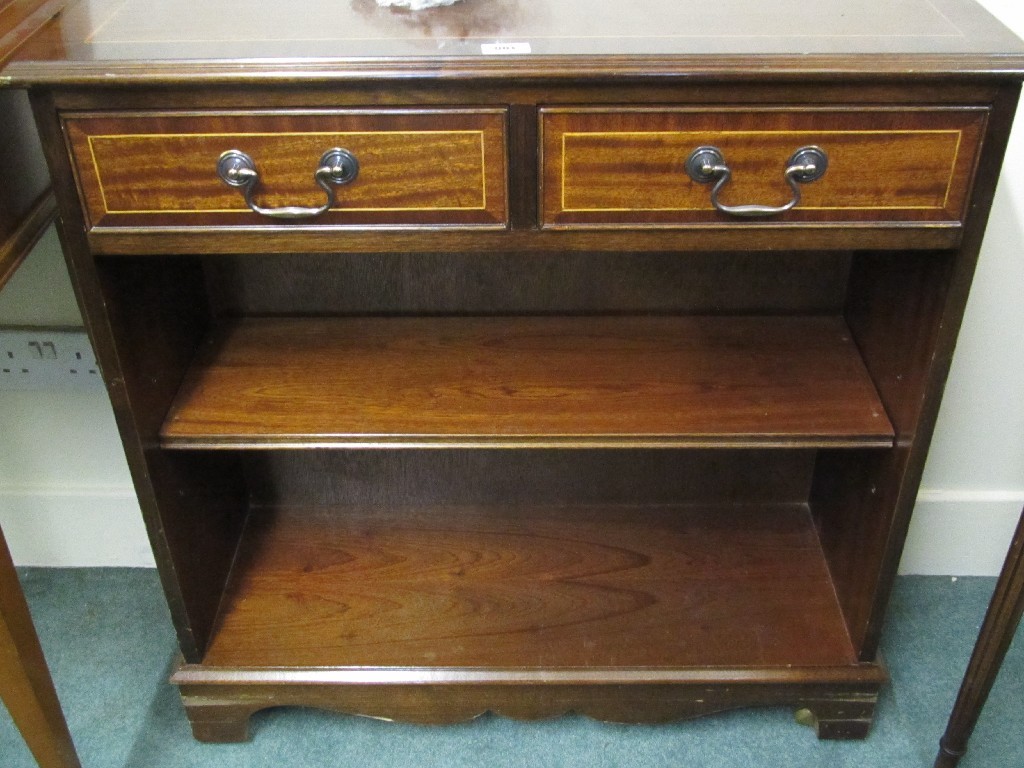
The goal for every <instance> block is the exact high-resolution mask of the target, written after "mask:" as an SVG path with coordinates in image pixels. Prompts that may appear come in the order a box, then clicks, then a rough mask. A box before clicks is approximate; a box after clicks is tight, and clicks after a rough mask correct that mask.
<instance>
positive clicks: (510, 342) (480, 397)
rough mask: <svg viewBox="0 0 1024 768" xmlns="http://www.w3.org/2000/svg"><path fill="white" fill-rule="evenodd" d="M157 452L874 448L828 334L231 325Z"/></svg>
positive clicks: (534, 322)
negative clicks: (231, 449) (216, 449)
mask: <svg viewBox="0 0 1024 768" xmlns="http://www.w3.org/2000/svg"><path fill="white" fill-rule="evenodd" d="M161 441H162V444H163V445H164V446H165V447H177V448H189V447H191V448H194V447H250V448H253V447H260V446H264V447H280V446H303V445H306V446H309V445H318V446H325V445H330V446H334V447H343V446H348V447H383V446H398V445H404V446H410V447H429V446H449V447H454V446H458V445H465V446H474V445H475V446H487V445H497V446H501V445H505V446H512V445H520V446H534V447H541V446H566V447H573V446H576V447H581V446H591V447H594V446H606V447H608V446H613V445H624V446H636V447H639V446H651V447H658V446H660V447H666V446H678V445H705V444H720V445H733V446H744V445H747V446H757V445H776V446H789V447H797V446H816V445H833V446H841V445H876V446H891V445H892V431H891V427H890V425H889V422H888V419H887V418H886V416H885V411H884V409H883V408H882V406H881V403H880V402H879V401H878V399H877V395H876V393H875V391H874V387H873V385H872V384H871V381H870V379H869V378H868V376H867V375H866V372H865V371H864V368H863V364H862V363H861V361H860V358H859V357H858V355H857V351H856V348H855V346H854V345H853V343H852V341H851V340H850V337H849V334H848V332H847V330H846V328H845V325H844V323H843V321H842V320H840V319H838V318H832V317H774V318H773V317H705V318H699V317H678V318H635V317H623V318H463V319H445V318H390V319H383V318H382V319H306V318H298V319H287V318H285V319H262V320H261V319H247V320H243V321H241V322H238V323H235V324H230V325H228V326H227V327H226V328H224V329H222V330H221V331H220V332H218V333H216V334H214V335H213V337H212V338H211V339H210V340H209V341H208V342H207V343H206V345H205V347H204V348H203V349H202V350H201V351H200V353H199V355H198V358H197V361H196V363H195V364H194V366H193V367H192V369H191V371H190V372H189V374H188V376H187V377H186V380H185V382H184V383H183V385H182V388H181V392H180V393H179V395H178V397H177V399H176V400H175V402H174V405H173V406H172V407H171V410H170V413H169V414H168V417H167V420H166V422H165V424H164V426H163V429H162V430H161Z"/></svg>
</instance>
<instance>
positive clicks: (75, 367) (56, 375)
mask: <svg viewBox="0 0 1024 768" xmlns="http://www.w3.org/2000/svg"><path fill="white" fill-rule="evenodd" d="M102 387H103V377H102V376H100V369H99V366H98V365H97V364H96V355H94V354H93V351H92V346H91V345H90V344H89V337H88V336H87V335H86V333H85V331H83V330H81V329H74V328H69V329H65V328H25V327H16V328H0V391H2V390H8V391H10V390H49V389H93V388H102Z"/></svg>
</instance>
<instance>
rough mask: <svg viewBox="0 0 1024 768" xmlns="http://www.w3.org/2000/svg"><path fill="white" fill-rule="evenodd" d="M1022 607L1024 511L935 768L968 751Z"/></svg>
mask: <svg viewBox="0 0 1024 768" xmlns="http://www.w3.org/2000/svg"><path fill="white" fill-rule="evenodd" d="M1022 610H1024V512H1022V513H1021V519H1020V522H1018V523H1017V532H1016V533H1015V534H1014V536H1013V542H1012V543H1011V544H1010V551H1009V552H1008V553H1007V555H1006V562H1005V563H1004V565H1003V570H1002V573H1000V574H999V581H998V583H997V584H996V590H995V593H994V594H993V595H992V602H991V603H990V604H989V607H988V613H987V614H986V615H985V622H984V624H982V626H981V632H980V633H979V635H978V642H977V644H976V645H975V646H974V653H973V654H972V655H971V661H970V663H969V664H968V665H967V672H966V674H965V675H964V681H963V684H962V685H961V686H960V693H959V695H958V696H957V699H956V704H954V705H953V712H952V713H951V714H950V716H949V724H948V725H947V726H946V733H945V734H944V735H943V737H942V739H941V740H940V741H939V754H938V757H936V758H935V768H953V766H955V765H956V764H957V763H958V762H959V761H960V758H961V757H963V755H964V753H965V752H966V751H967V740H968V739H969V738H970V737H971V733H972V732H973V731H974V726H975V725H976V724H977V722H978V716H979V715H980V714H981V708H982V707H983V706H984V705H985V700H986V699H987V698H988V694H989V691H991V690H992V683H993V682H995V678H996V675H997V674H998V672H999V667H1000V665H1001V664H1002V663H1003V657H1005V656H1006V651H1007V649H1008V648H1009V647H1010V642H1011V641H1012V640H1013V635H1014V632H1015V631H1016V629H1017V625H1018V624H1019V623H1020V617H1021V612H1022Z"/></svg>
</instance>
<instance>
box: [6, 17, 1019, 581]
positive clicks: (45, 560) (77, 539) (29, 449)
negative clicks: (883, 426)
mask: <svg viewBox="0 0 1024 768" xmlns="http://www.w3.org/2000/svg"><path fill="white" fill-rule="evenodd" d="M1018 2H1019V0H982V5H984V6H985V7H987V8H988V9H989V10H990V11H991V12H992V13H993V14H995V15H996V16H998V17H999V18H1000V19H1002V21H1003V22H1004V23H1005V24H1007V25H1008V26H1010V27H1011V28H1012V29H1014V31H1016V32H1017V34H1018V35H1021V36H1022V37H1024V6H1022V5H1018V4H1017V3H1018ZM1022 242H1024V115H1021V116H1019V117H1018V125H1017V127H1016V129H1015V130H1014V133H1013V136H1012V139H1011V143H1010V149H1009V153H1008V155H1007V160H1006V165H1005V167H1004V170H1003V174H1002V177H1001V179H1000V182H999V187H998V190H997V193H996V199H995V204H994V207H993V211H992V219H991V223H990V226H989V230H988V235H987V237H986V240H985V245H984V248H983V249H982V257H981V261H980V264H979V268H978V273H977V277H976V279H975V283H974V287H973V289H972V292H971V297H970V301H969V302H968V306H967V315H966V318H965V320H964V326H963V330H962V332H961V335H960V342H959V344H958V347H957V353H956V357H955V359H954V363H953V370H952V373H951V376H950V380H949V384H948V386H947V389H946V395H945V399H944V401H943V405H942V410H941V412H940V415H939V423H938V428H937V431H936V435H935V440H934V443H933V445H932V450H931V454H930V456H929V460H928V465H927V467H926V470H925V477H924V483H923V489H922V492H921V494H920V497H919V499H918V504H917V508H916V509H915V512H914V520H913V523H912V525H911V532H910V537H909V539H908V542H907V548H906V552H905V555H904V558H903V563H902V565H901V571H902V572H904V573H941V574H960V575H969V574H995V573H997V572H998V570H999V566H1000V564H1001V562H1002V559H1003V556H1004V554H1005V551H1006V546H1007V544H1008V542H1009V539H1010V536H1011V534H1012V531H1013V528H1014V525H1015V524H1016V520H1017V516H1018V514H1019V512H1020V509H1021V506H1022V505H1024V253H1022V248H1021V243H1022ZM16 324H29V325H31V324H36V325H80V324H81V318H80V316H79V314H78V310H77V308H76V307H75V302H74V297H73V294H72V292H71V287H70V283H69V281H68V277H67V273H66V272H65V270H64V266H63V261H62V259H61V256H60V250H59V246H58V244H57V239H56V237H55V236H54V235H53V233H52V232H51V233H49V234H48V235H47V236H46V237H45V238H44V239H43V240H42V241H41V242H40V244H39V246H38V247H37V248H36V250H35V252H34V253H33V254H32V255H31V256H30V257H29V259H28V260H27V261H26V263H25V264H24V265H23V267H22V269H21V270H20V271H19V273H18V274H16V275H15V277H14V279H13V280H12V281H11V283H10V284H9V285H8V287H7V289H6V290H5V291H4V293H3V294H0V325H16ZM0 526H2V528H3V531H4V533H5V535H6V536H7V539H8V543H9V545H10V547H11V551H12V553H13V555H14V558H15V560H16V561H17V562H18V563H20V564H23V565H62V566H63V565H133V566H151V565H152V563H153V558H152V554H151V552H150V550H149V544H148V541H147V540H146V536H145V531H144V529H143V526H142V523H141V519H140V514H139V510H138V505H137V503H136V501H135V497H134V494H133V492H132V488H131V482H130V480H129V476H128V468H127V466H126V464H125V460H124V455H123V454H122V452H121V447H120V443H119V441H118V438H117V433H116V429H115V427H114V421H113V415H112V413H111V410H110V405H109V403H108V402H107V400H106V397H105V394H104V393H103V391H102V390H97V391H92V392H77V391H62V392H57V393H30V392H25V393H11V392H2V393H0Z"/></svg>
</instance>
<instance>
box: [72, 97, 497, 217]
mask: <svg viewBox="0 0 1024 768" xmlns="http://www.w3.org/2000/svg"><path fill="white" fill-rule="evenodd" d="M65 125H66V130H67V133H68V140H69V142H70V145H71V151H72V153H73V155H74V158H75V167H76V176H77V178H78V179H79V183H80V184H81V187H82V198H83V200H84V202H85V207H86V211H87V213H88V217H89V220H90V222H91V223H92V224H93V225H94V226H95V225H104V226H160V225H168V224H173V225H186V226H198V225H217V224H220V225H224V224H227V225H242V226H252V225H259V224H278V225H279V222H276V221H274V220H272V219H267V218H265V217H261V216H260V215H258V214H256V213H253V212H251V211H250V210H249V208H248V207H247V206H246V204H245V201H244V200H243V198H242V195H241V194H240V192H239V190H238V189H235V188H231V187H229V186H227V185H226V184H224V183H223V182H222V181H221V180H220V179H219V178H218V176H217V159H218V158H219V157H220V155H221V153H223V152H225V151H227V150H229V149H237V150H240V151H242V152H245V153H246V154H248V155H249V156H250V157H252V159H253V160H254V161H255V164H256V169H257V171H258V172H259V174H260V181H259V184H258V186H257V188H256V193H255V199H256V200H257V201H258V203H259V204H260V205H262V206H265V207H270V208H274V207H282V206H288V205H305V206H318V205H320V204H321V203H322V202H323V200H324V193H323V191H322V190H321V189H320V188H319V187H318V186H317V185H316V183H315V182H314V180H313V172H314V171H315V170H316V169H317V167H318V165H319V161H320V157H321V155H323V153H324V152H326V151H327V150H329V149H331V148H332V147H341V148H344V149H347V150H349V151H350V152H352V153H353V154H354V155H355V157H356V158H357V159H358V160H359V175H358V177H357V178H356V179H355V180H354V181H353V182H351V183H349V184H346V185H343V186H340V187H337V191H336V204H335V206H334V208H332V209H331V210H330V211H328V212H327V213H325V214H323V215H322V216H319V217H317V218H316V220H315V224H317V225H320V224H362V225H369V224H385V225H414V224H420V225H426V224H433V225H444V224H459V225H491V226H503V225H504V223H505V222H506V221H507V217H508V213H507V208H508V205H507V200H506V194H507V193H506V190H507V181H506V170H505V111H504V110H500V109H490V110H475V111H472V110H390V111H387V112H375V111H348V112H328V111H322V112H316V113H301V112H299V113H292V112H281V113H277V114H275V113H263V114H259V113H257V114H251V113H233V114H231V113H229V114H207V113H198V114H190V113H184V114H173V113H172V114H159V113H156V114H153V113H141V114H122V115H109V114H104V115H92V116H90V115H71V116H69V117H68V118H66V121H65ZM143 180H144V183H140V182H141V181H143ZM300 223H303V222H300Z"/></svg>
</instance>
